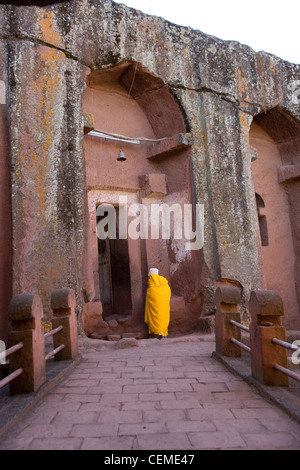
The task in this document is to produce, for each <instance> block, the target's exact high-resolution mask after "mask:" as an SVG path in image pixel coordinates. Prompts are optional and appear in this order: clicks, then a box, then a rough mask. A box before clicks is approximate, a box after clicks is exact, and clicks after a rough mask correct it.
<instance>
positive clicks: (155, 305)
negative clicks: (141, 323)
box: [145, 268, 171, 338]
mask: <svg viewBox="0 0 300 470" xmlns="http://www.w3.org/2000/svg"><path fill="white" fill-rule="evenodd" d="M170 298H171V289H170V287H169V284H168V281H167V279H166V278H165V277H163V276H160V275H159V271H158V269H154V268H152V269H150V271H149V277H148V289H147V293H146V305H145V323H147V325H148V332H149V335H156V336H158V337H159V338H166V337H167V336H168V329H169V323H170Z"/></svg>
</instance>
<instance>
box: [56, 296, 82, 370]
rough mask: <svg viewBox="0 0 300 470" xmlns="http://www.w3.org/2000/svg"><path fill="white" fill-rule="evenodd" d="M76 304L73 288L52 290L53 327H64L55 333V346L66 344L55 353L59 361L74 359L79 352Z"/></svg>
mask: <svg viewBox="0 0 300 470" xmlns="http://www.w3.org/2000/svg"><path fill="white" fill-rule="evenodd" d="M75 304H76V301H75V293H74V291H73V290H72V289H60V290H56V291H54V292H52V296H51V308H52V310H53V319H52V328H53V329H54V328H57V327H59V326H62V327H63V329H62V330H60V331H59V332H58V333H55V334H54V335H53V347H54V349H56V348H58V346H60V345H61V344H64V345H65V347H64V349H62V350H61V351H59V352H58V353H57V354H56V355H55V360H57V361H64V360H70V359H73V358H74V357H75V356H76V355H77V353H78V333H77V320H76V313H75Z"/></svg>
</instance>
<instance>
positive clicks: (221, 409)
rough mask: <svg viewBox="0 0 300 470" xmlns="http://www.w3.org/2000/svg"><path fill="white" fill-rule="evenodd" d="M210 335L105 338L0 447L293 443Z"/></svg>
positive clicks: (293, 426) (84, 341)
mask: <svg viewBox="0 0 300 470" xmlns="http://www.w3.org/2000/svg"><path fill="white" fill-rule="evenodd" d="M214 349H215V344H214V341H213V340H212V339H210V337H209V336H208V337H206V336H204V337H201V336H189V337H185V338H173V339H167V340H157V339H151V340H141V341H137V340H135V341H133V340H127V341H123V340H122V341H121V342H119V343H108V342H103V341H97V340H92V339H88V338H80V351H81V354H82V356H83V360H82V362H81V363H80V364H79V365H78V366H77V367H76V368H75V369H74V370H73V371H72V372H71V373H70V375H69V376H68V377H67V378H65V379H64V380H63V381H62V382H61V383H59V384H58V386H57V387H56V388H54V389H53V390H52V391H51V392H50V393H48V394H47V395H46V396H45V397H43V398H42V399H41V401H40V402H39V403H38V404H37V405H36V407H35V408H34V409H33V410H31V411H30V413H29V414H28V415H27V416H26V417H25V419H23V420H22V422H20V423H18V424H17V425H15V426H14V427H13V428H12V429H11V430H10V431H9V433H8V434H6V435H5V436H4V437H3V439H2V441H1V442H0V449H1V450H21V449H24V450H40V449H42V450H44V449H50V450H127V451H129V450H192V451H197V450H204V449H205V450H209V449H221V450H225V449H226V450H258V449H268V450H275V449H276V450H283V449H290V450H299V449H300V424H299V423H297V422H296V421H293V420H292V419H291V418H290V417H289V416H288V415H287V414H286V413H285V412H284V411H283V410H281V409H280V408H278V407H276V406H275V405H273V404H271V403H269V402H268V401H266V400H264V399H263V398H262V397H261V396H260V395H259V394H258V393H257V391H256V390H255V389H254V388H253V387H252V386H251V385H250V384H247V383H246V382H244V381H243V380H242V379H241V378H240V377H238V376H237V375H234V374H232V373H231V372H229V371H228V370H227V369H226V367H225V366H224V365H223V364H221V363H219V362H218V361H216V360H215V359H214V358H212V352H213V351H214Z"/></svg>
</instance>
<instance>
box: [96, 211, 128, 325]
mask: <svg viewBox="0 0 300 470" xmlns="http://www.w3.org/2000/svg"><path fill="white" fill-rule="evenodd" d="M115 209H116V239H109V238H107V239H106V240H100V239H98V259H99V287H100V300H101V302H102V306H103V318H107V317H109V316H112V315H117V316H118V319H120V320H121V319H122V317H128V316H130V315H131V314H132V298H131V279H130V263H129V250H128V240H127V239H126V240H123V239H122V240H120V239H119V207H116V208H115ZM106 215H107V214H104V216H102V217H99V216H98V217H97V224H98V223H99V221H100V220H101V219H102V218H103V217H105V216H106Z"/></svg>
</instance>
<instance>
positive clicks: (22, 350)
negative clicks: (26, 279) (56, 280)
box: [0, 289, 78, 395]
mask: <svg viewBox="0 0 300 470" xmlns="http://www.w3.org/2000/svg"><path fill="white" fill-rule="evenodd" d="M51 308H52V311H53V318H52V327H53V329H52V330H51V331H49V332H48V333H44V332H43V331H42V325H41V319H42V317H43V307H42V302H41V299H40V297H39V296H38V295H18V296H16V297H14V298H13V299H12V301H11V302H10V307H9V319H10V321H11V324H12V331H11V333H10V336H9V343H10V344H11V345H12V346H11V347H9V348H8V349H7V350H6V351H2V352H1V353H0V360H1V359H6V358H7V357H8V356H9V357H10V359H9V375H7V376H6V377H5V378H4V379H2V380H1V381H0V388H3V387H5V386H6V385H8V384H9V386H10V394H11V395H16V394H23V393H31V392H35V391H37V390H38V389H39V388H40V387H41V386H42V385H43V384H44V383H45V381H46V361H48V360H49V359H50V358H52V357H54V360H58V361H62V360H70V359H73V358H74V357H75V356H76V355H77V353H78V337H77V320H76V314H75V295H74V292H73V291H72V290H71V289H61V290H56V291H54V292H53V293H52V296H51ZM50 337H52V338H53V349H52V350H51V351H50V352H48V354H45V340H46V339H48V338H50Z"/></svg>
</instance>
